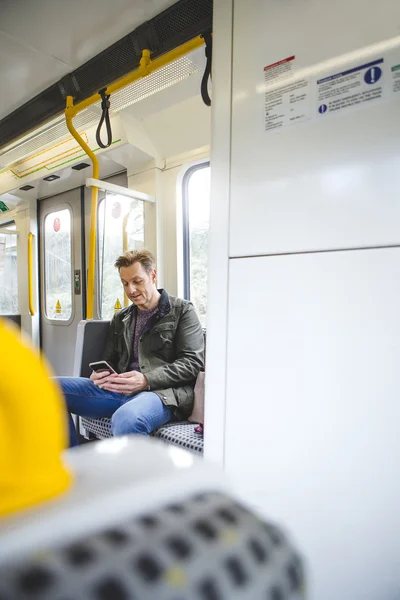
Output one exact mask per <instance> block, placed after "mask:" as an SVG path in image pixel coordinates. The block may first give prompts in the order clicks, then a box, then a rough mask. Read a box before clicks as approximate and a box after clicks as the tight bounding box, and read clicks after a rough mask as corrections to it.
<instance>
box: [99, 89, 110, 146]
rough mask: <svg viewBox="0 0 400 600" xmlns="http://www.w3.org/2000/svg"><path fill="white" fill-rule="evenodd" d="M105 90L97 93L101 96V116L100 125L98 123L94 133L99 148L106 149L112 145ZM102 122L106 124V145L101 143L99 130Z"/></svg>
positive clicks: (108, 107) (107, 97)
mask: <svg viewBox="0 0 400 600" xmlns="http://www.w3.org/2000/svg"><path fill="white" fill-rule="evenodd" d="M106 89H107V88H103V89H102V90H100V91H99V94H100V96H101V110H102V114H101V119H100V123H99V125H98V127H97V131H96V141H97V143H98V145H99V147H100V148H108V147H109V146H111V143H112V132H111V123H110V95H109V94H108V95H107V94H106ZM104 121H105V122H106V130H107V143H106V144H103V142H102V141H101V128H102V127H103V123H104Z"/></svg>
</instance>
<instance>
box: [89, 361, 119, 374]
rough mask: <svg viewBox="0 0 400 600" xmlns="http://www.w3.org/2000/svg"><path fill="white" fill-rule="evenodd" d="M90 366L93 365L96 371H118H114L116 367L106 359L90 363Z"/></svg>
mask: <svg viewBox="0 0 400 600" xmlns="http://www.w3.org/2000/svg"><path fill="white" fill-rule="evenodd" d="M89 367H91V368H92V369H93V371H96V373H104V372H105V371H106V372H107V371H108V372H109V373H116V371H114V369H113V368H112V367H111V366H110V365H109V364H108V362H107V361H105V360H100V361H99V362H93V363H89Z"/></svg>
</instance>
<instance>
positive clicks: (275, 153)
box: [230, 0, 400, 257]
mask: <svg viewBox="0 0 400 600" xmlns="http://www.w3.org/2000/svg"><path fill="white" fill-rule="evenodd" d="M399 24H400V2H398V1H397V0H381V1H380V2H378V3H374V2H366V1H365V0H351V1H349V0H337V1H336V2H321V0H298V1H296V2H292V1H289V0H280V1H276V0H247V1H246V2H244V1H243V2H242V1H241V0H240V1H239V0H236V1H235V2H234V39H233V44H234V49H233V84H232V85H233V91H232V96H233V99H232V101H233V112H232V163H231V172H232V176H231V189H232V194H231V219H230V225H231V228H230V256H234V257H237V256H249V255H251V256H254V255H263V254H276V253H284V252H298V251H305V250H320V249H333V248H357V247H370V246H385V245H392V244H396V243H399V242H400V229H399V227H398V223H399V221H400V202H399V195H398V170H399V165H400V119H399V111H400V79H399V77H400V73H399V71H398V69H396V67H398V65H399V64H400V37H399V33H400V29H399ZM285 59H292V60H289V61H287V62H286V63H283V64H281V65H280V66H275V68H270V69H268V70H267V71H264V69H265V67H270V66H271V65H274V64H275V63H277V62H279V61H283V60H285ZM380 61H383V62H380ZM369 63H371V64H372V63H374V65H373V67H371V68H368V67H366V66H365V65H368V64H369ZM361 67H363V68H361ZM354 69H355V70H354ZM357 69H358V70H357ZM371 69H372V70H371ZM341 73H342V74H343V73H345V75H342V76H341V77H337V76H338V75H339V74H341ZM346 73H347V75H346ZM266 76H267V82H266V80H265V78H266ZM332 76H333V77H334V78H335V79H332V80H331V81H326V82H325V84H324V85H325V88H327V87H328V88H329V89H328V91H327V90H325V92H324V90H322V88H323V84H322V83H321V80H322V79H326V78H327V77H332ZM266 83H267V84H268V87H266V86H265V84H266ZM290 84H296V85H297V87H296V88H295V87H293V88H292V90H289V89H288V87H287V86H288V85H290ZM274 86H275V87H274ZM282 86H286V90H287V91H286V92H285V93H284V94H281V92H282V89H283V88H282ZM346 86H347V87H346ZM266 90H268V93H269V95H268V98H267V99H266V96H265V92H266ZM321 90H322V96H321ZM324 93H325V96H324V95H323V94H324ZM274 94H275V95H274ZM357 94H358V96H357ZM321 98H322V99H321ZM266 101H267V102H268V103H269V107H268V108H266ZM281 101H282V102H281ZM335 101H336V104H334V102H335ZM340 103H341V104H340ZM266 113H268V115H267V114H266ZM291 119H293V121H290V120H291ZM290 123H291V124H290ZM278 125H279V126H278ZM266 126H267V130H266Z"/></svg>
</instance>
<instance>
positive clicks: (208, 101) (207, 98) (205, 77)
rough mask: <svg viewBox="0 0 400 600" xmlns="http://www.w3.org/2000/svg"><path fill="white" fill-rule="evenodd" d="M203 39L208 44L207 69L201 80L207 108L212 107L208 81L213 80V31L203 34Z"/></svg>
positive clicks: (202, 94)
mask: <svg viewBox="0 0 400 600" xmlns="http://www.w3.org/2000/svg"><path fill="white" fill-rule="evenodd" d="M201 37H202V38H204V42H205V44H206V47H205V54H206V59H207V62H206V68H205V69H204V75H203V79H202V80H201V97H202V98H203V102H204V104H206V106H211V98H210V94H209V93H208V80H209V79H210V80H211V64H212V35H211V31H207V32H206V33H203V34H202V36H201Z"/></svg>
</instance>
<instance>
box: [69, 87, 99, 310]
mask: <svg viewBox="0 0 400 600" xmlns="http://www.w3.org/2000/svg"><path fill="white" fill-rule="evenodd" d="M74 115H75V112H74V99H73V97H72V96H67V106H66V109H65V120H66V123H67V127H68V131H69V132H70V134H71V135H72V137H74V138H75V139H76V141H77V142H78V144H79V145H80V147H81V148H82V149H83V150H84V151H85V152H86V154H87V155H88V156H89V158H90V159H91V161H92V163H93V179H99V161H98V158H97V156H96V155H95V153H94V152H93V151H92V150H91V149H90V148H89V146H88V145H87V143H86V142H85V141H84V140H83V139H82V137H81V136H80V135H79V133H78V132H77V131H76V129H75V127H74V125H73V123H72V119H73V117H74ZM98 196H99V189H98V188H97V187H92V203H91V206H90V235H89V259H88V285H87V310H86V318H87V319H93V306H94V274H95V268H96V230H97V201H98Z"/></svg>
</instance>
